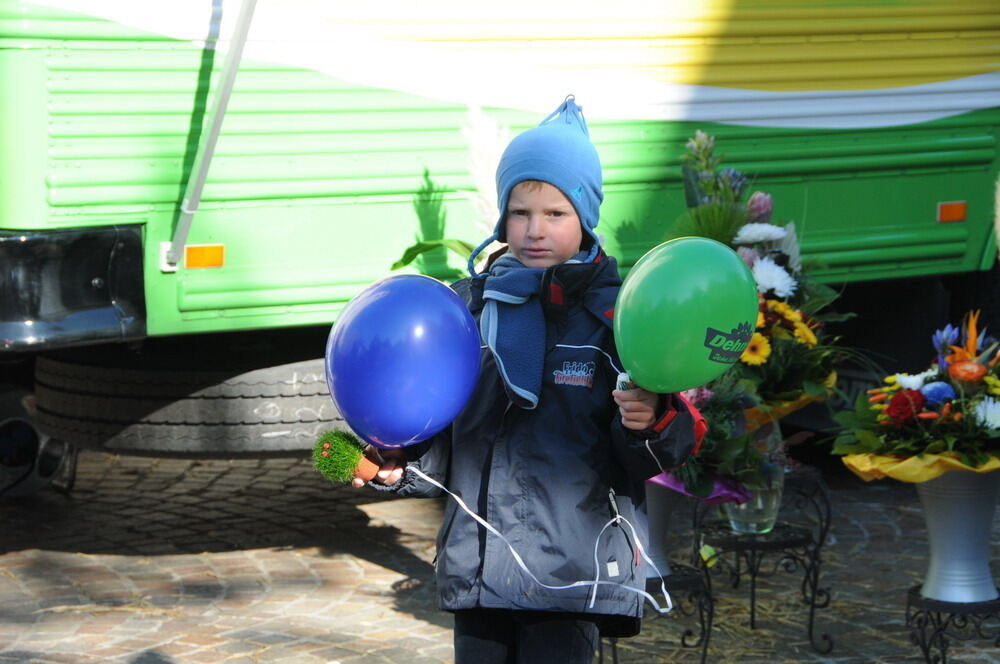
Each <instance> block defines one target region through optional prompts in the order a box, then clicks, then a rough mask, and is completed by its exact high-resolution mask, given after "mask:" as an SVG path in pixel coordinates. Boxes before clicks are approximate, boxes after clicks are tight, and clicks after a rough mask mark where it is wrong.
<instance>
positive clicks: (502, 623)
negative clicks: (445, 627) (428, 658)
mask: <svg viewBox="0 0 1000 664" xmlns="http://www.w3.org/2000/svg"><path fill="white" fill-rule="evenodd" d="M598 638H599V635H598V629H597V625H596V624H595V623H593V622H592V621H590V620H580V615H579V614H575V613H553V612H549V611H510V610H503V609H468V610H463V611H455V664H543V663H544V664H552V663H553V662H559V663H560V664H590V663H591V662H593V661H594V651H595V650H596V649H597V640H598Z"/></svg>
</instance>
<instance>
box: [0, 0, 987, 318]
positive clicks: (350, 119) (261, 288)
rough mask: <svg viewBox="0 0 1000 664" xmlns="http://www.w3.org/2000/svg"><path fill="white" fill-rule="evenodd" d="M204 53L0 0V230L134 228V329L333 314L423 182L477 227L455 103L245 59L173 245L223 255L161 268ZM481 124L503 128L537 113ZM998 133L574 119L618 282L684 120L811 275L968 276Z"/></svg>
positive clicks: (975, 265)
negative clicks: (702, 135)
mask: <svg viewBox="0 0 1000 664" xmlns="http://www.w3.org/2000/svg"><path fill="white" fill-rule="evenodd" d="M203 55H204V54H203V52H202V50H201V49H200V48H198V47H197V46H196V45H194V44H192V43H189V42H183V41H177V40H173V39H168V38H166V37H163V36H158V35H151V34H147V33H145V32H142V31H139V30H135V29H132V28H128V27H125V26H122V25H119V24H116V23H114V22H111V21H106V20H101V19H95V18H90V17H85V16H82V15H75V14H71V13H67V12H61V11H58V10H54V9H47V8H43V7H39V6H35V5H32V4H30V3H24V2H15V1H13V0H0V99H2V103H0V229H14V230H17V229H59V228H68V227H84V226H100V225H107V224H115V223H142V224H144V227H145V255H144V259H145V292H146V297H147V309H148V328H149V332H150V334H152V335H172V334H183V333H189V332H207V331H218V330H234V329H252V328H266V327H277V326H288V325H304V324H313V323H325V322H330V321H332V320H333V319H334V318H335V317H336V314H337V312H338V311H339V309H340V308H341V307H342V306H343V304H344V303H345V302H346V301H347V300H348V299H349V298H350V297H352V296H353V295H354V294H355V293H357V292H358V291H359V290H360V289H361V288H363V287H364V286H366V285H368V284H370V283H371V282H372V281H374V280H376V279H379V278H381V277H384V276H388V275H389V274H391V273H390V271H389V266H390V265H391V264H392V263H393V262H394V261H395V260H396V259H397V258H398V257H399V256H400V255H401V253H402V251H403V249H404V248H405V247H406V246H408V245H410V244H412V243H413V241H414V240H415V238H416V237H417V236H418V234H419V233H420V219H419V218H418V215H417V213H416V208H415V205H414V203H415V199H416V197H417V193H418V191H419V190H420V188H421V186H422V184H423V176H424V173H425V171H426V172H427V174H428V175H429V177H430V178H431V180H432V182H433V183H434V185H435V186H437V187H440V188H441V189H442V190H443V193H442V205H443V207H442V213H443V215H444V228H443V234H444V235H445V236H448V237H458V238H461V239H464V240H467V241H469V242H474V243H475V242H478V241H479V240H480V239H481V237H482V236H483V235H484V229H483V228H481V227H480V226H478V225H477V212H476V210H475V208H474V206H473V204H472V203H471V202H470V201H469V200H468V198H467V197H466V196H465V195H463V194H462V193H461V192H462V191H463V190H471V189H474V187H475V182H474V180H473V178H472V177H471V175H470V173H469V170H468V168H469V167H468V162H469V157H470V155H469V148H468V146H467V145H466V143H465V141H464V140H463V137H462V134H461V127H462V125H463V123H464V122H465V120H466V110H467V109H466V108H465V107H464V106H462V105H459V104H455V103H449V102H443V101H437V100H434V99H430V98H427V97H421V96H417V95H414V94H408V93H404V92H398V91H393V90H385V89H376V88H372V87H366V86H363V85H359V84H355V83H351V82H349V81H345V80H338V79H335V78H332V77H330V76H328V75H325V74H322V73H319V72H316V71H310V70H306V69H296V68H291V67H285V66H280V65H274V64H269V63H262V62H254V61H245V62H244V63H243V65H242V67H241V71H240V74H239V76H238V78H237V81H236V88H235V92H234V95H233V97H232V100H231V102H230V105H229V112H228V114H227V117H226V119H225V123H224V125H223V134H222V136H221V138H220V141H219V144H218V148H217V152H216V155H215V158H214V159H213V161H212V165H211V169H210V172H209V177H208V182H207V184H206V187H205V191H204V197H203V201H202V208H201V210H200V211H199V213H198V214H197V215H196V216H195V219H194V224H193V229H192V233H191V236H190V238H189V240H188V241H189V243H190V244H200V243H224V244H225V246H226V264H225V266H224V267H222V268H210V269H183V268H182V269H181V270H179V271H178V272H176V273H168V272H161V271H160V269H159V257H160V251H161V248H160V244H161V243H162V242H166V241H168V240H169V239H170V237H171V234H172V230H173V224H174V223H175V219H176V214H177V206H178V202H179V199H180V196H181V192H182V190H183V182H184V178H185V176H186V172H185V171H186V168H189V161H190V157H191V153H192V152H191V151H192V150H193V146H192V143H191V140H190V137H191V134H192V131H193V129H196V128H197V125H198V122H199V120H200V118H201V116H200V115H199V112H198V109H196V108H195V100H196V93H197V90H198V84H199V77H198V69H199V66H200V65H201V63H202V58H203ZM218 66H219V63H216V69H218ZM487 111H488V112H490V113H492V114H495V116H496V117H497V118H498V119H499V120H500V121H501V122H502V123H506V124H508V125H509V126H510V127H511V130H512V131H514V132H516V131H518V130H519V129H521V128H525V127H528V126H531V125H532V124H534V123H535V122H537V121H538V119H539V117H538V115H537V114H535V113H527V112H522V111H512V110H508V109H501V108H492V109H487ZM998 127H1000V108H992V109H985V110H979V111H974V112H970V113H963V114H960V115H956V116H954V117H950V118H947V119H941V120H936V121H933V122H926V123H921V124H912V125H903V126H897V127H888V128H880V129H837V130H834V129H801V128H798V129H796V128H785V129H772V128H761V127H750V126H741V125H739V124H712V123H705V122H699V123H694V122H680V121H676V122H665V121H638V120H629V121H625V120H620V121H611V120H603V119H600V118H597V119H593V120H592V121H591V132H592V136H593V139H594V141H595V143H596V144H597V146H598V150H599V152H600V154H601V157H602V160H603V163H604V167H605V183H606V185H605V204H604V207H603V208H602V221H601V227H600V229H599V230H600V231H601V232H602V233H603V234H604V236H605V238H606V244H607V246H608V249H609V251H610V252H611V253H613V254H616V255H618V256H619V257H620V259H621V261H622V263H623V266H625V267H626V269H627V267H628V266H630V265H631V264H632V263H633V262H634V261H635V260H636V259H637V258H638V257H639V256H641V255H642V254H643V253H644V252H645V251H646V250H648V249H649V248H650V247H651V246H653V245H655V244H656V243H658V242H659V241H661V240H662V239H663V237H664V236H665V234H666V232H667V228H668V226H669V224H670V223H671V222H672V221H673V220H674V219H676V218H677V217H678V216H679V215H680V214H681V212H682V211H683V205H684V203H683V193H682V191H681V187H680V156H681V155H682V153H683V151H684V143H685V141H686V140H687V138H688V137H689V136H690V135H692V134H693V133H694V130H695V129H702V130H703V131H707V132H709V133H712V134H714V135H715V136H716V137H717V139H718V142H719V145H720V151H721V153H722V154H723V155H724V157H725V165H727V166H732V167H735V168H738V169H740V170H742V171H744V172H745V173H747V174H748V175H750V176H751V177H752V178H753V180H754V181H753V185H752V187H753V188H754V189H761V190H766V191H768V192H770V193H771V194H773V196H774V200H775V204H776V209H775V214H776V217H777V218H779V219H785V220H793V221H795V223H796V227H797V229H798V231H799V233H800V236H801V239H802V246H803V251H804V253H805V254H806V255H807V256H808V257H810V258H815V259H818V260H819V261H821V262H822V263H823V264H824V267H823V268H822V269H820V270H819V271H818V273H817V274H818V275H819V276H820V277H821V278H822V279H823V280H824V281H827V282H846V281H858V280H871V279H890V278H899V277H908V276H918V275H927V274H939V273H950V272H963V271H970V270H976V269H983V268H985V267H988V266H989V265H990V264H991V262H992V260H993V259H994V257H995V255H996V247H995V240H994V239H993V238H992V235H991V229H992V223H993V215H994V193H993V192H994V183H995V182H996V179H997V175H998V165H1000V158H998V154H997V140H998V133H1000V130H998ZM955 200H964V201H967V202H968V219H967V220H966V221H964V222H959V223H950V224H940V223H938V222H937V221H936V218H935V215H936V206H937V204H938V203H939V202H943V201H955ZM438 260H439V261H440V260H443V258H442V257H441V256H439V257H438ZM450 261H451V265H452V267H453V268H460V267H461V265H460V261H459V260H457V259H455V258H452V259H450Z"/></svg>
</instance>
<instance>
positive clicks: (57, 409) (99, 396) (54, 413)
mask: <svg viewBox="0 0 1000 664" xmlns="http://www.w3.org/2000/svg"><path fill="white" fill-rule="evenodd" d="M138 364H139V366H136V367H128V366H123V365H122V364H119V365H117V366H116V365H112V366H108V365H107V364H102V365H101V366H90V365H87V364H84V363H83V362H82V361H81V360H80V359H78V358H77V357H74V358H73V359H71V360H67V359H64V358H53V357H39V358H38V359H37V361H36V364H35V382H36V393H37V396H38V420H39V423H40V426H41V428H42V430H43V431H45V432H46V433H48V434H49V435H50V436H53V437H58V438H60V439H62V440H66V441H68V442H70V443H72V444H73V445H77V446H79V447H82V448H89V449H99V450H103V451H105V452H111V453H119V454H135V455H145V456H166V457H170V456H174V457H203V458H212V457H214V458H234V457H259V456H301V455H303V454H305V453H306V452H307V451H308V450H310V449H311V448H312V445H313V443H314V442H315V441H316V438H317V436H318V435H319V434H320V433H321V432H323V431H325V430H327V429H334V428H343V426H344V425H343V419H342V418H341V417H340V415H339V413H338V412H337V411H336V408H335V407H334V404H333V401H332V400H331V399H330V394H329V390H328V389H327V385H326V378H325V374H324V367H323V359H322V358H319V359H312V360H305V361H299V362H293V363H291V364H278V365H275V366H267V367H264V368H254V369H250V370H248V371H247V370H244V371H237V370H219V369H205V368H201V369H197V368H191V369H189V370H185V369H184V368H183V366H182V365H175V366H174V367H173V368H164V367H163V362H162V361H159V362H156V363H147V364H145V365H143V363H141V362H140V363H138ZM192 364H194V363H192Z"/></svg>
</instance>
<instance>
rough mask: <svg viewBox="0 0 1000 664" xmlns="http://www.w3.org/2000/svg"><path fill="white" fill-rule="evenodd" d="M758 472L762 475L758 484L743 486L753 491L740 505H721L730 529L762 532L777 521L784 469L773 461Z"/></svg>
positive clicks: (769, 528)
mask: <svg viewBox="0 0 1000 664" xmlns="http://www.w3.org/2000/svg"><path fill="white" fill-rule="evenodd" d="M761 474H762V475H763V476H764V479H763V481H762V482H761V483H759V484H755V485H747V486H746V488H747V489H749V490H750V492H751V493H752V494H753V495H751V496H750V500H748V501H747V502H745V503H743V504H742V505H737V504H736V503H725V504H724V505H723V506H722V507H723V510H724V511H725V513H726V518H727V519H729V527H730V528H732V529H733V531H734V532H737V533H750V534H753V535H763V534H764V533H769V532H771V529H772V528H774V524H775V522H776V521H777V520H778V512H779V511H780V510H781V495H782V492H783V491H784V488H785V469H784V468H783V467H782V466H780V465H778V464H776V463H765V464H764V466H763V468H762V469H761Z"/></svg>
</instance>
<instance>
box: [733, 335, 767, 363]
mask: <svg viewBox="0 0 1000 664" xmlns="http://www.w3.org/2000/svg"><path fill="white" fill-rule="evenodd" d="M770 356H771V342H770V341H768V340H767V337H765V336H764V335H763V334H761V333H760V332H754V333H753V338H751V339H750V343H749V344H747V347H746V350H744V351H743V354H742V355H740V362H743V363H744V364H749V365H751V366H757V365H760V364H764V363H765V362H767V358H768V357H770Z"/></svg>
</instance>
